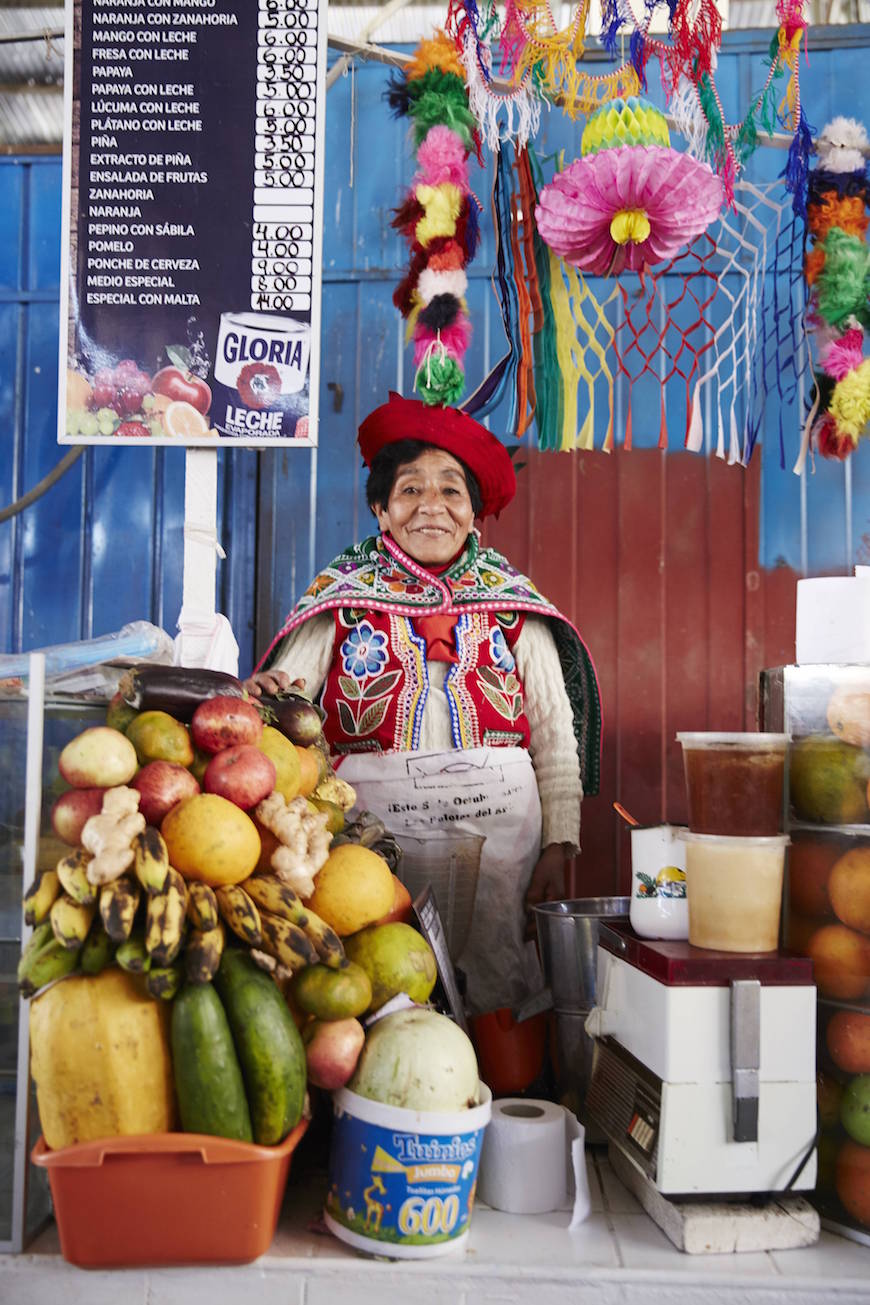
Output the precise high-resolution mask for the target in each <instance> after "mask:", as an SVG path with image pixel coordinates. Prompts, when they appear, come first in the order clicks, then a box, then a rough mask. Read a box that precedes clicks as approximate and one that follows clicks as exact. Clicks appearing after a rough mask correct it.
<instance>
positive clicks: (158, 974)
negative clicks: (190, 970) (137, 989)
mask: <svg viewBox="0 0 870 1305" xmlns="http://www.w3.org/2000/svg"><path fill="white" fill-rule="evenodd" d="M183 979H184V970H183V968H182V966H181V964H180V962H179V961H175V963H174V964H172V965H152V966H151V969H150V970H149V971H148V973H147V975H146V976H145V987H146V988H147V989H148V992H149V993H150V995H151V996H152V997H159V998H160V999H161V1000H162V1001H172V999H173V997H175V996H177V995H178V989H179V988H180V987H181V983H182V980H183Z"/></svg>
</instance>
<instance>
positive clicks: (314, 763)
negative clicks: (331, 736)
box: [296, 746, 326, 797]
mask: <svg viewBox="0 0 870 1305" xmlns="http://www.w3.org/2000/svg"><path fill="white" fill-rule="evenodd" d="M296 751H297V752H298V754H299V767H300V771H301V775H300V781H299V792H300V793H301V794H302V796H303V797H310V796H311V794H312V793H313V792H314V790H315V789H316V788H317V785H318V784H319V783H320V781H321V780H322V779H323V777H324V774H325V771H326V765H325V763H326V758H325V757H324V755H323V753H322V752H321V751H320V749H319V748H316V747H313V746H312V747H310V748H300V747H297V748H296Z"/></svg>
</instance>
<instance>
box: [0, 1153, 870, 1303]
mask: <svg viewBox="0 0 870 1305" xmlns="http://www.w3.org/2000/svg"><path fill="white" fill-rule="evenodd" d="M587 1165H588V1171H589V1184H590V1194H591V1197H592V1212H591V1214H590V1216H589V1218H588V1219H587V1220H586V1222H585V1223H584V1224H582V1225H581V1226H580V1227H579V1228H577V1229H576V1230H575V1231H574V1232H570V1233H569V1232H568V1231H567V1225H568V1219H569V1216H568V1214H567V1212H559V1213H556V1214H547V1215H532V1216H529V1215H523V1216H518V1215H507V1214H501V1213H500V1212H499V1211H497V1210H490V1209H487V1208H486V1206H482V1205H480V1204H478V1205H476V1206H475V1210H474V1216H473V1219H472V1226H471V1235H470V1238H469V1246H468V1249H467V1250H466V1251H465V1252H464V1253H460V1254H456V1255H448V1256H444V1257H441V1258H438V1259H432V1260H422V1261H416V1262H411V1261H403V1262H396V1261H384V1260H374V1259H369V1258H368V1257H365V1256H360V1255H357V1254H356V1253H355V1252H353V1251H352V1250H350V1249H349V1248H347V1247H345V1246H343V1245H342V1244H341V1243H340V1242H337V1241H336V1240H335V1239H334V1238H333V1237H330V1236H329V1235H328V1234H326V1235H324V1234H322V1233H318V1232H315V1231H312V1230H311V1225H312V1224H313V1223H315V1222H316V1220H317V1216H318V1213H319V1210H320V1205H321V1199H322V1194H323V1191H324V1190H325V1179H323V1177H322V1175H321V1176H318V1177H312V1176H311V1175H305V1174H303V1173H302V1172H298V1173H294V1171H292V1170H291V1174H290V1187H289V1188H288V1193H287V1201H286V1203H285V1207H284V1210H283V1212H282V1216H281V1221H280V1224H279V1227H278V1232H277V1235H276V1237H275V1240H274V1242H273V1244H272V1247H271V1249H270V1251H269V1253H268V1254H267V1255H264V1256H263V1257H262V1258H261V1259H259V1260H257V1261H255V1262H254V1263H253V1264H249V1265H245V1266H243V1267H240V1268H189V1269H149V1270H143V1269H125V1270H115V1271H113V1272H105V1271H95V1270H84V1269H75V1268H73V1267H72V1266H70V1265H68V1264H66V1262H65V1261H64V1260H63V1259H62V1257H61V1255H60V1250H59V1246H58V1240H57V1233H56V1230H55V1229H54V1227H51V1228H49V1229H47V1230H46V1231H45V1232H44V1233H42V1235H41V1236H40V1237H39V1238H38V1239H37V1241H36V1242H35V1243H34V1245H33V1246H32V1247H31V1248H30V1251H29V1253H28V1254H25V1255H21V1256H17V1257H15V1256H5V1257H0V1302H2V1305H110V1303H111V1305H235V1302H237V1301H238V1302H245V1303H246V1305H405V1302H408V1303H409V1305H563V1303H564V1305H617V1303H619V1305H795V1303H796V1302H797V1303H802V1302H810V1301H814V1302H815V1301H818V1302H826V1303H828V1302H830V1303H831V1305H870V1248H867V1247H864V1246H861V1245H858V1244H856V1243H854V1242H850V1241H846V1240H844V1239H843V1238H841V1237H837V1236H834V1235H833V1234H831V1233H826V1232H823V1233H822V1236H821V1240H820V1241H819V1243H818V1244H817V1245H815V1246H812V1247H809V1248H807V1249H805V1250H796V1251H776V1252H765V1253H763V1254H739V1255H708V1256H690V1255H684V1254H682V1253H681V1252H680V1251H677V1250H676V1249H675V1248H674V1247H673V1246H672V1245H671V1243H670V1242H669V1241H668V1240H667V1238H666V1237H665V1235H664V1233H662V1232H660V1231H659V1229H658V1228H657V1227H656V1226H655V1224H654V1223H653V1222H652V1221H651V1220H650V1219H649V1218H648V1217H647V1215H646V1214H645V1213H644V1212H643V1211H642V1210H641V1208H640V1206H639V1205H638V1204H637V1202H636V1201H635V1200H634V1198H633V1197H632V1196H631V1195H630V1194H629V1193H628V1192H627V1191H626V1190H625V1188H624V1187H623V1186H622V1184H621V1183H619V1181H618V1180H617V1179H616V1177H615V1176H614V1174H613V1172H612V1170H611V1169H610V1166H609V1164H608V1162H607V1160H606V1159H605V1158H604V1157H603V1156H599V1155H597V1154H594V1155H590V1156H589V1158H588V1161H587ZM141 1217H142V1219H147V1217H148V1212H147V1208H144V1207H143V1209H142V1213H141Z"/></svg>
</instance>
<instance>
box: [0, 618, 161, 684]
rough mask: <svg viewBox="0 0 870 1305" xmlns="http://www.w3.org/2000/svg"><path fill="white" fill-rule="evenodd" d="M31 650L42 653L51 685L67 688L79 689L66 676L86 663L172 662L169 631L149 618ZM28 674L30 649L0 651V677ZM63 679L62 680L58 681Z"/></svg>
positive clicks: (86, 666)
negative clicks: (97, 635)
mask: <svg viewBox="0 0 870 1305" xmlns="http://www.w3.org/2000/svg"><path fill="white" fill-rule="evenodd" d="M33 652H41V653H44V654H45V676H46V679H47V680H49V679H50V680H51V681H52V688H54V689H58V688H61V687H62V688H63V689H64V690H65V691H67V692H80V690H79V689H78V688H71V687H70V685H69V683H68V682H67V681H68V679H69V677H70V676H71V675H72V674H73V673H74V672H78V671H82V670H84V669H86V668H88V667H96V666H100V665H101V664H102V663H104V662H121V663H122V664H123V665H125V666H130V665H136V664H138V663H139V662H154V663H156V664H158V665H162V666H171V665H172V653H173V642H172V638H171V637H170V635H168V634H167V633H166V631H165V630H162V629H161V628H160V626H158V625H152V624H151V622H150V621H131V622H130V623H129V625H124V626H122V627H121V629H120V630H116V631H115V633H114V634H104V635H101V636H100V637H99V638H97V639H82V640H80V641H79V642H78V643H59V644H54V645H53V646H52V647H49V648H34V649H33ZM29 674H30V653H11V654H4V655H0V681H3V680H26V679H27V677H28V675H29ZM61 681H63V683H61Z"/></svg>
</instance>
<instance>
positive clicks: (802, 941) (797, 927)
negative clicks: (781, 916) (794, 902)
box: [783, 911, 825, 956]
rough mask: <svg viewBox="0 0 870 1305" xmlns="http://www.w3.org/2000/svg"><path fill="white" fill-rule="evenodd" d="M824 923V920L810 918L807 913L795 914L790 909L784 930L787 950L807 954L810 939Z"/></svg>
mask: <svg viewBox="0 0 870 1305" xmlns="http://www.w3.org/2000/svg"><path fill="white" fill-rule="evenodd" d="M824 923H825V921H824V920H818V919H817V920H810V919H808V918H807V916H805V915H795V914H794V912H793V911H789V914H788V923H787V924H786V926H785V929H784V931H783V940H784V942H785V946H786V950H787V951H790V952H794V953H795V954H796V955H797V956H806V954H807V947H808V946H809V942H810V939H811V938H812V936H813V934H814V933H815V932H816V930H817V929H818V928H820V927H821V925H823V924H824Z"/></svg>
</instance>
